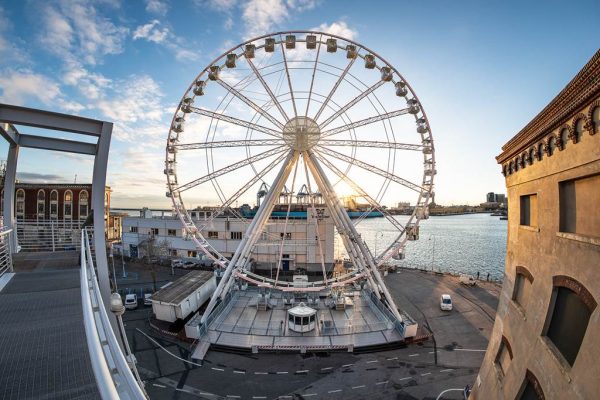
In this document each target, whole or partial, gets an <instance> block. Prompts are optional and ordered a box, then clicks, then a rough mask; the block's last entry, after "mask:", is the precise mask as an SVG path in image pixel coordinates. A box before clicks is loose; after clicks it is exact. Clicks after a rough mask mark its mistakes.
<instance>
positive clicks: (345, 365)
mask: <svg viewBox="0 0 600 400" xmlns="http://www.w3.org/2000/svg"><path fill="white" fill-rule="evenodd" d="M353 365H354V364H344V365H342V368H346V367H351V366H353Z"/></svg>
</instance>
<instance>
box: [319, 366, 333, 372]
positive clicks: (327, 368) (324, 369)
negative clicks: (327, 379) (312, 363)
mask: <svg viewBox="0 0 600 400" xmlns="http://www.w3.org/2000/svg"><path fill="white" fill-rule="evenodd" d="M329 369H333V367H325V368H321V371H327V370H329Z"/></svg>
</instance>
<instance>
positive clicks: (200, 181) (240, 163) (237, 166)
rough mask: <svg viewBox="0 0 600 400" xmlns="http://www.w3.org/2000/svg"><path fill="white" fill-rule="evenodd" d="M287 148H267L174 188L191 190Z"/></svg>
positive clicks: (176, 189) (175, 189) (181, 190)
mask: <svg viewBox="0 0 600 400" xmlns="http://www.w3.org/2000/svg"><path fill="white" fill-rule="evenodd" d="M285 150H286V148H285V147H284V146H279V147H276V148H274V149H271V150H267V151H264V152H262V153H258V154H257V155H255V156H252V157H250V158H247V159H245V160H242V161H238V162H236V163H234V164H231V165H228V166H227V167H224V168H221V169H219V170H217V171H214V172H211V173H210V174H208V175H204V176H203V177H200V178H198V179H194V180H193V181H191V182H188V183H186V184H183V185H181V186H179V187H176V188H174V189H172V190H174V191H178V192H183V191H186V190H189V189H191V188H193V187H196V186H198V185H201V184H203V183H205V182H208V181H210V180H212V179H215V178H217V177H219V176H221V175H225V174H228V173H230V172H232V171H235V170H237V169H240V168H242V167H245V166H247V165H250V164H252V163H255V162H257V161H260V160H263V159H265V158H268V157H271V156H274V155H278V154H279V153H281V152H283V151H285Z"/></svg>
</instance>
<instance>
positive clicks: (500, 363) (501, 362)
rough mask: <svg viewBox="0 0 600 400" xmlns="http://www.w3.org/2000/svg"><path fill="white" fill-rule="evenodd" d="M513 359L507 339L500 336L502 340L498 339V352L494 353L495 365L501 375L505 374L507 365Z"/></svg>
mask: <svg viewBox="0 0 600 400" xmlns="http://www.w3.org/2000/svg"><path fill="white" fill-rule="evenodd" d="M512 359H513V353H512V349H511V347H510V343H509V342H508V339H506V338H505V337H504V336H502V340H501V341H500V347H499V348H498V354H497V355H496V360H495V361H494V362H495V363H496V367H497V368H498V369H499V370H500V372H501V373H502V375H506V371H508V366H509V365H510V362H511V361H512Z"/></svg>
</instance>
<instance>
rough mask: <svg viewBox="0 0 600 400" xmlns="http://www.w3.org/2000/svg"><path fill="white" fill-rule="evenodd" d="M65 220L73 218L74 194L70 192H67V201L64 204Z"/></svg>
mask: <svg viewBox="0 0 600 400" xmlns="http://www.w3.org/2000/svg"><path fill="white" fill-rule="evenodd" d="M63 218H65V219H70V218H73V192H71V191H70V190H66V191H65V200H64V204H63Z"/></svg>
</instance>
